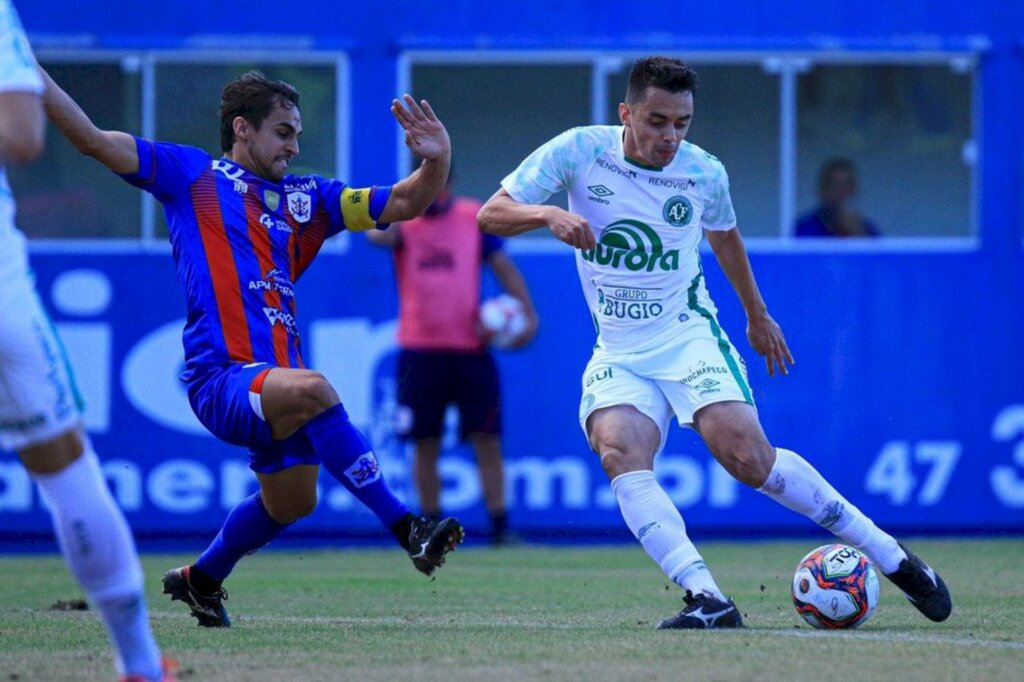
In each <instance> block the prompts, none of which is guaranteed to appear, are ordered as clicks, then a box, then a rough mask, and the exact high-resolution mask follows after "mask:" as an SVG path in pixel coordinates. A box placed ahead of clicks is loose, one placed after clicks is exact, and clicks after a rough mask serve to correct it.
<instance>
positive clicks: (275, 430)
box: [44, 72, 463, 627]
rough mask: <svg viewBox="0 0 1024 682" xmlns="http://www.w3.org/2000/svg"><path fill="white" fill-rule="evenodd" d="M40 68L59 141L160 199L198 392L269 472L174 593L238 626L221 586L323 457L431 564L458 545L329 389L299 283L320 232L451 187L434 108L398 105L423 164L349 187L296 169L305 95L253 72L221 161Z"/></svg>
mask: <svg viewBox="0 0 1024 682" xmlns="http://www.w3.org/2000/svg"><path fill="white" fill-rule="evenodd" d="M44 78H45V79H46V80H47V85H48V88H47V91H46V96H45V97H44V104H45V108H46V113H47V115H48V116H49V118H50V120H51V121H52V122H53V123H54V124H55V125H56V126H57V128H58V129H59V130H60V131H61V132H62V133H63V134H64V135H65V137H67V138H68V139H69V140H70V141H71V142H72V143H73V144H74V145H75V146H76V147H77V148H78V150H79V151H81V152H82V153H83V154H86V155H88V156H92V157H94V158H96V159H97V160H98V161H100V162H101V163H103V164H104V165H105V166H107V167H108V168H110V169H111V170H112V171H114V172H115V173H117V174H119V175H120V176H121V177H122V178H124V179H125V180H126V181H128V182H129V183H131V184H133V185H135V186H136V187H139V188H141V189H143V190H145V191H147V192H150V193H151V194H152V195H153V196H155V197H156V198H157V199H158V200H159V201H160V202H161V203H162V204H163V205H164V211H165V214H166V216H167V223H168V226H169V233H170V240H171V245H172V247H173V253H174V259H175V262H176V264H177V271H178V278H179V280H180V281H181V285H182V286H183V287H184V289H185V295H186V299H187V302H188V320H187V322H186V325H185V330H184V334H183V343H184V347H185V371H184V372H183V373H182V380H183V381H184V382H185V384H186V386H187V389H188V397H189V402H190V403H191V405H192V409H193V410H194V411H195V413H196V416H197V417H198V418H199V420H200V421H201V422H202V423H203V425H204V426H205V427H206V428H207V429H209V430H210V431H211V432H212V433H213V434H214V435H216V436H217V437H218V438H220V439H222V440H224V441H227V442H229V443H233V444H236V445H243V446H246V447H248V449H249V466H250V467H251V468H252V470H253V471H254V472H255V473H256V477H257V479H258V480H259V485H260V490H259V492H257V493H255V494H254V495H252V496H251V497H249V498H247V499H245V500H243V501H242V502H241V503H240V504H238V506H236V507H235V508H234V509H232V510H231V512H230V513H229V514H228V517H227V520H226V521H225V522H224V525H223V527H222V528H221V530H220V533H219V534H218V535H217V537H216V538H215V539H214V541H213V543H212V544H211V545H210V546H209V547H208V548H207V549H206V551H205V552H203V554H202V555H201V556H200V557H199V558H198V559H197V560H196V562H195V563H193V564H191V565H189V566H184V567H182V568H177V569H173V570H170V571H168V572H167V573H166V574H165V575H164V578H163V582H164V592H165V593H167V594H170V595H171V598H172V599H177V600H181V601H183V602H185V603H186V604H188V605H189V607H190V609H191V611H192V615H194V616H195V617H196V618H197V619H198V621H199V625H202V626H206V627H225V626H228V625H230V623H231V621H230V619H229V617H228V614H227V611H226V610H225V608H224V604H223V600H224V599H225V598H226V596H227V594H226V592H225V591H224V589H223V587H222V585H221V583H222V582H223V581H224V579H225V578H227V576H228V575H229V574H230V573H231V570H232V569H233V568H234V566H235V564H236V563H237V562H238V560H239V559H241V558H242V557H243V556H244V555H246V554H250V553H252V552H253V551H255V550H257V549H259V548H260V547H262V546H264V545H266V544H267V543H268V542H270V541H271V540H273V539H274V538H275V537H277V535H278V534H279V533H280V532H281V531H282V530H284V529H285V528H286V527H288V526H289V525H290V524H292V523H294V522H295V521H297V520H298V519H300V518H302V517H303V516H306V515H308V514H309V513H310V512H312V511H313V509H314V507H315V506H316V482H317V477H318V474H319V469H320V465H323V466H324V467H325V468H326V469H327V471H328V472H329V473H330V474H331V475H332V476H333V477H334V478H336V479H337V480H338V481H340V482H341V483H342V484H343V485H344V486H345V487H346V488H347V489H348V490H349V491H350V492H351V493H352V494H353V495H354V496H355V497H356V498H358V499H359V500H360V501H361V502H362V503H363V504H365V505H366V506H367V507H369V508H370V509H371V510H372V511H373V512H374V513H375V514H376V515H377V517H378V518H379V519H380V521H381V523H383V524H384V525H385V526H386V527H388V528H389V529H390V530H391V531H392V532H393V533H394V535H395V537H396V538H397V539H398V541H399V543H400V544H401V545H402V546H403V547H404V548H405V549H406V551H408V553H409V556H410V557H411V558H412V561H413V564H414V565H415V567H416V568H417V569H418V570H420V571H422V572H423V573H425V574H427V575H431V574H432V573H433V572H434V570H435V569H437V568H438V567H439V566H440V565H441V564H442V563H444V559H445V555H446V554H447V553H448V552H450V551H452V550H454V549H455V547H456V545H457V544H458V543H459V542H461V540H462V538H463V529H462V526H461V525H460V524H459V522H458V521H457V520H455V519H451V518H448V519H443V520H440V521H433V520H428V519H425V518H421V517H415V516H414V515H413V514H411V513H410V512H409V509H408V508H407V507H406V506H405V504H403V503H402V502H401V501H400V500H398V498H396V497H395V495H394V494H393V493H392V492H391V490H390V489H389V488H388V486H387V483H386V482H385V480H384V478H383V476H382V475H381V471H380V468H379V466H378V464H377V460H376V459H375V457H374V455H373V452H372V450H371V448H370V445H369V443H368V442H367V440H366V439H365V438H364V437H363V435H362V434H361V433H359V431H358V430H356V428H355V427H354V426H353V425H352V423H351V422H350V421H349V418H348V415H347V413H346V412H345V408H344V407H343V406H342V403H341V401H340V400H339V398H338V395H337V393H336V392H335V391H334V388H333V387H332V386H331V384H330V383H329V382H328V381H327V380H326V379H325V378H324V376H323V375H321V374H319V373H317V372H314V371H311V370H309V369H307V368H306V366H305V363H304V362H303V359H302V352H301V348H300V344H299V334H298V330H297V325H296V319H295V314H296V313H295V293H294V283H295V281H296V280H298V278H299V277H300V276H301V275H302V273H303V272H304V271H305V270H306V268H307V267H309V265H310V263H311V261H312V260H313V258H314V257H315V256H316V254H317V252H318V251H319V250H320V247H321V246H322V244H323V242H324V240H325V239H327V238H328V237H330V236H332V235H334V234H337V233H339V232H341V231H342V230H346V229H347V230H355V231H362V230H371V229H374V228H377V227H386V226H387V225H388V224H389V223H391V222H394V221H401V220H408V219H410V218H413V217H415V216H417V215H419V214H421V213H422V212H423V211H424V210H425V209H426V208H427V206H429V205H430V203H431V202H432V201H433V200H434V198H435V197H436V196H437V194H438V193H439V192H440V191H441V189H442V188H443V187H444V183H445V179H446V178H447V176H448V169H449V166H450V163H451V142H450V141H449V138H448V133H447V131H446V130H445V128H444V125H442V124H441V122H440V121H439V120H438V119H437V117H436V116H435V114H434V112H433V110H432V109H431V108H430V105H429V104H428V103H427V102H426V101H421V102H420V103H417V102H416V101H415V100H413V98H412V97H410V96H409V95H406V96H405V97H404V102H403V101H399V100H394V101H393V102H392V105H391V112H392V114H393V115H394V117H395V119H396V120H397V121H398V123H399V125H401V126H402V128H403V129H404V130H405V140H406V144H407V145H408V146H409V148H410V149H411V150H412V152H413V153H414V154H415V155H416V156H418V157H420V158H421V159H423V163H422V164H421V165H420V166H419V168H417V169H416V170H415V171H413V172H412V173H411V174H410V175H409V176H408V177H406V178H404V179H403V180H401V181H399V182H397V183H396V184H395V185H393V186H390V187H388V186H378V187H372V188H353V187H349V186H347V185H346V184H345V183H343V182H341V181H340V180H334V179H328V178H324V177H321V176H318V175H305V176H301V177H300V176H294V175H289V174H288V167H289V165H290V164H291V162H292V160H293V159H294V158H295V156H297V155H298V153H299V135H300V134H301V133H302V117H301V115H300V112H299V106H298V105H299V95H298V93H297V92H296V90H295V89H294V88H293V87H291V86H290V85H288V84H287V83H284V82H282V81H276V80H270V79H267V78H266V77H265V76H264V75H263V74H261V73H259V72H249V73H246V74H245V75H243V76H241V77H240V78H239V79H237V80H235V81H232V82H230V83H228V84H227V85H226V86H225V87H224V90H223V93H222V96H221V106H220V115H221V130H220V143H221V149H222V151H223V152H224V155H223V156H222V157H221V158H213V157H211V156H210V155H209V154H207V153H206V152H204V151H202V150H200V149H196V148H194V147H186V146H182V145H177V144H169V143H164V142H152V141H149V140H145V139H141V138H137V137H134V136H132V135H129V134H127V133H123V132H116V131H104V130H100V129H98V128H97V127H96V126H95V125H94V124H93V123H92V121H91V120H90V119H89V118H88V116H87V115H86V114H85V113H84V112H83V111H82V110H81V109H80V108H79V107H78V105H77V104H76V103H75V102H74V101H73V100H72V99H71V98H70V97H69V96H68V95H67V94H66V93H65V92H64V91H63V90H61V89H60V88H59V87H58V86H57V85H56V84H55V83H54V82H53V81H52V79H50V78H49V77H48V76H45V75H44Z"/></svg>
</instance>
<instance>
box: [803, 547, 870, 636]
mask: <svg viewBox="0 0 1024 682" xmlns="http://www.w3.org/2000/svg"><path fill="white" fill-rule="evenodd" d="M792 593H793V605H794V606H796V612H797V613H799V614H800V616H801V617H803V619H804V620H805V621H807V622H808V623H810V624H811V625H813V626H814V627H816V628H819V629H822V630H837V629H841V628H855V627H859V626H861V625H863V624H864V623H865V622H866V621H867V620H868V619H869V618H871V614H872V613H874V612H875V607H876V606H877V605H878V574H877V573H876V572H875V569H874V566H872V565H871V560H870V559H868V558H867V557H866V556H864V555H863V554H862V553H861V552H859V551H857V550H856V549H854V548H853V547H847V546H846V545H823V546H821V547H819V548H817V549H816V550H814V551H813V552H811V553H810V554H808V555H807V556H805V557H804V558H803V559H801V560H800V563H799V564H798V565H797V567H796V573H794V574H793V590H792Z"/></svg>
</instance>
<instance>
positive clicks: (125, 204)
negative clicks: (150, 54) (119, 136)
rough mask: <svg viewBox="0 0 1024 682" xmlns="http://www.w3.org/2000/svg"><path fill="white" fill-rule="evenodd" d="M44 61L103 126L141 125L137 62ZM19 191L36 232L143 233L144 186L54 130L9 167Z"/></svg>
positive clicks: (20, 219) (24, 225)
mask: <svg viewBox="0 0 1024 682" xmlns="http://www.w3.org/2000/svg"><path fill="white" fill-rule="evenodd" d="M41 63H42V65H43V67H44V68H45V69H46V70H47V71H48V72H49V73H50V75H51V76H52V77H53V79H54V80H55V81H56V82H57V83H58V84H59V85H60V86H61V87H62V88H64V89H65V90H66V91H67V92H68V94H70V95H71V96H72V97H73V98H74V99H75V100H76V101H77V102H78V103H79V104H80V105H81V106H82V108H83V109H84V110H85V111H86V112H87V113H88V114H89V116H90V117H91V118H92V120H93V121H94V122H95V123H96V125H97V126H99V127H100V128H103V129H105V130H124V131H129V132H135V133H138V132H140V130H141V116H140V109H141V102H142V98H141V96H140V94H141V91H140V77H139V73H138V70H137V69H136V68H133V62H131V61H125V62H119V61H107V62H99V63H83V62H77V63H70V62H62V61H59V62H55V61H47V60H45V59H42V60H41ZM8 176H9V178H10V182H11V189H12V190H13V192H14V195H15V196H16V197H17V198H18V215H17V224H18V227H20V228H21V230H22V231H23V232H24V233H25V234H26V235H28V236H29V237H30V238H35V239H53V238H75V239H80V238H86V239H92V238H115V237H121V238H125V237H129V238H131V237H138V235H139V216H140V206H141V201H142V199H141V197H140V196H139V191H138V190H137V189H135V188H133V187H131V186H129V185H128V184H127V183H125V182H124V181H123V180H121V179H120V178H118V177H117V176H116V175H114V174H113V173H111V172H110V171H108V170H107V169H106V168H104V167H103V166H102V165H101V164H100V163H99V162H98V161H95V160H94V159H90V158H87V157H85V156H82V155H81V154H79V153H78V151H77V150H76V149H75V148H74V147H73V146H72V145H71V144H70V143H69V142H68V141H67V140H65V139H64V137H63V136H61V135H60V133H58V132H57V131H55V130H52V129H51V130H49V131H47V135H46V149H45V151H44V152H43V155H42V156H41V157H40V158H39V159H37V160H36V161H35V162H34V163H32V164H29V165H27V166H23V167H15V168H8Z"/></svg>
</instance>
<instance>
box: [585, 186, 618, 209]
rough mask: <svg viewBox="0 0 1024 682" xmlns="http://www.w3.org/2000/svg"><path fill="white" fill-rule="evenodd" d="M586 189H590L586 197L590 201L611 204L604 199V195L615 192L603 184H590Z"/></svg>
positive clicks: (608, 195)
mask: <svg viewBox="0 0 1024 682" xmlns="http://www.w3.org/2000/svg"><path fill="white" fill-rule="evenodd" d="M587 189H589V190H590V196H588V197H587V199H589V200H590V201H596V202H597V203H599V204H604V205H605V206H609V205H611V203H612V202H610V201H608V200H607V199H605V197H610V196H611V195H613V194H615V192H613V191H611V190H610V189H608V188H607V187H605V186H604V185H590V186H589V187H587Z"/></svg>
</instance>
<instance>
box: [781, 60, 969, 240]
mask: <svg viewBox="0 0 1024 682" xmlns="http://www.w3.org/2000/svg"><path fill="white" fill-rule="evenodd" d="M971 90H972V79H971V73H970V72H969V71H965V70H963V69H958V70H954V69H953V68H951V67H950V66H949V65H948V64H935V65H916V64H911V65H899V64H871V65H841V64H818V65H816V66H813V67H812V68H810V69H809V70H807V71H806V72H805V73H803V74H801V75H800V76H799V79H798V105H797V106H798V109H797V110H798V118H797V121H798V127H797V129H798V133H797V203H796V206H797V209H798V210H799V211H800V212H802V213H804V212H807V211H813V210H815V209H814V207H815V205H816V204H817V203H818V197H817V193H818V187H819V173H820V170H821V169H822V165H823V164H824V163H826V162H827V161H828V160H830V159H848V160H849V161H851V162H852V163H853V164H854V167H855V170H856V174H857V180H858V184H859V192H858V196H857V197H856V200H857V205H856V210H857V211H859V212H860V213H862V214H863V215H864V216H866V217H867V218H868V219H870V220H871V221H872V222H873V223H875V224H876V225H877V228H878V230H879V232H880V233H881V234H882V235H884V236H891V237H967V236H971V235H972V234H973V219H972V214H973V210H972V205H971V203H972V186H973V172H974V168H973V153H972V150H973V142H972V135H973V133H972V120H971V119H972V116H971V99H972V97H971Z"/></svg>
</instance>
